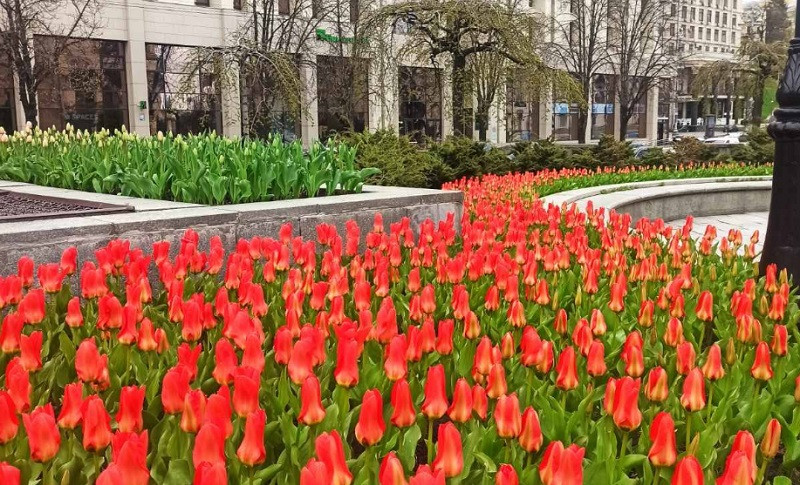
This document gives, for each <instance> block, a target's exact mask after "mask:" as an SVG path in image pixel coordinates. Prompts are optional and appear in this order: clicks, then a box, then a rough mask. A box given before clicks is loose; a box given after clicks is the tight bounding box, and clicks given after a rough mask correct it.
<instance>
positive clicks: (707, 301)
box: [694, 290, 714, 322]
mask: <svg viewBox="0 0 800 485" xmlns="http://www.w3.org/2000/svg"><path fill="white" fill-rule="evenodd" d="M694 312H695V314H696V315H697V318H698V319H700V320H702V321H704V322H710V321H712V320H713V319H714V295H712V294H711V292H710V291H708V290H705V291H703V292H702V293H700V296H699V297H697V306H696V307H695V309H694Z"/></svg>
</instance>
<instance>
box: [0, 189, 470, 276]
mask: <svg viewBox="0 0 800 485" xmlns="http://www.w3.org/2000/svg"><path fill="white" fill-rule="evenodd" d="M0 188H2V189H3V190H7V191H11V192H20V193H27V194H39V195H50V196H55V197H61V198H65V199H75V200H91V201H95V202H105V203H109V204H122V205H125V204H127V205H131V206H133V207H134V208H135V212H127V213H120V214H108V215H97V216H83V217H67V218H58V219H42V220H35V221H25V222H8V223H0V275H4V274H9V273H12V272H16V267H15V266H14V265H15V264H16V261H17V260H18V259H19V257H20V256H22V255H29V256H31V257H33V258H34V259H35V260H36V261H37V262H50V261H58V258H59V257H60V255H61V251H62V250H63V249H64V248H66V247H68V246H76V247H77V248H78V252H79V255H80V256H81V258H87V257H90V256H92V253H93V252H94V251H95V250H96V249H97V248H99V247H102V246H103V245H105V244H106V243H107V242H108V241H109V240H111V239H115V238H124V239H129V240H131V242H132V244H134V245H138V246H140V247H142V248H149V247H150V245H151V244H152V243H153V242H155V241H159V240H162V239H166V240H169V241H172V242H173V243H176V244H177V243H178V242H179V241H180V238H181V236H182V234H183V232H184V231H185V230H186V229H188V228H192V229H194V230H196V231H197V232H198V233H200V236H201V240H203V241H207V240H208V239H209V238H210V237H211V236H215V235H216V236H219V237H220V238H222V241H223V244H224V245H225V247H226V249H228V250H233V249H234V247H235V245H236V241H237V240H239V239H240V238H250V237H253V236H273V237H275V236H277V235H278V230H279V228H280V227H281V226H282V225H283V224H284V223H286V222H291V223H292V224H293V225H294V228H295V235H302V236H304V237H306V238H311V239H315V238H316V227H317V225H318V224H320V223H322V222H325V223H329V224H334V225H336V226H337V227H338V228H339V231H340V234H344V225H345V222H347V221H348V220H350V219H353V220H355V221H356V222H358V224H359V226H360V227H361V228H362V234H364V233H366V232H367V231H368V230H369V229H370V228H371V227H372V221H373V218H374V217H375V213H376V212H380V213H381V214H383V218H384V225H385V227H386V228H387V230H388V228H389V224H391V223H394V222H398V221H400V220H401V219H402V218H403V217H408V218H409V219H411V222H412V225H413V226H414V227H415V228H416V226H418V225H419V224H420V223H421V222H422V221H424V220H426V219H431V220H433V221H434V222H439V221H443V220H445V219H446V218H447V215H448V214H449V213H453V214H454V215H455V219H454V222H455V224H458V223H459V222H460V220H461V211H462V206H463V194H462V193H461V192H457V191H443V190H430V189H415V188H405V187H380V186H365V187H364V191H363V192H362V193H360V194H347V195H336V196H330V197H316V198H309V199H296V200H281V201H274V202H256V203H251V204H235V205H225V206H205V205H199V204H185V203H181V202H170V201H161V200H149V199H137V198H134V197H123V196H116V195H106V194H96V193H89V192H81V191H76V190H67V189H57V188H52V187H42V186H38V185H31V184H23V183H18V182H4V181H0ZM362 237H363V236H362Z"/></svg>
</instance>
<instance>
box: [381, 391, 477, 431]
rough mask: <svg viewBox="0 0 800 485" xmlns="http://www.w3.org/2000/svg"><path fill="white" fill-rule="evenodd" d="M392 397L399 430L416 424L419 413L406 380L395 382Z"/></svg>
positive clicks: (392, 419) (394, 419) (395, 423)
mask: <svg viewBox="0 0 800 485" xmlns="http://www.w3.org/2000/svg"><path fill="white" fill-rule="evenodd" d="M391 397H392V409H393V410H392V417H391V422H392V424H393V425H395V426H397V427H398V428H405V427H408V426H411V425H412V424H414V423H415V422H416V421H417V412H416V411H415V410H414V401H413V400H412V399H411V388H410V387H409V385H408V381H406V380H405V379H400V380H397V381H395V382H394V385H393V386H392V396H391ZM470 412H471V409H470Z"/></svg>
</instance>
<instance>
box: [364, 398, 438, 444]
mask: <svg viewBox="0 0 800 485" xmlns="http://www.w3.org/2000/svg"><path fill="white" fill-rule="evenodd" d="M442 414H444V412H443V413H442ZM385 431H386V423H384V421H383V398H382V397H381V393H380V391H379V390H377V389H371V390H369V391H367V392H365V393H364V397H363V399H362V401H361V413H360V414H359V415H358V423H357V424H356V439H358V441H359V443H361V444H362V445H364V446H372V445H374V444H375V443H377V442H378V441H380V440H381V438H383V433H384V432H385Z"/></svg>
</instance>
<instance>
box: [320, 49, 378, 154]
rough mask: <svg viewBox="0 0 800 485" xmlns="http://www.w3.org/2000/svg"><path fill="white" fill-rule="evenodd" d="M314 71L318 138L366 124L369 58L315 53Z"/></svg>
mask: <svg viewBox="0 0 800 485" xmlns="http://www.w3.org/2000/svg"><path fill="white" fill-rule="evenodd" d="M317 73H318V74H317V105H318V111H317V122H318V124H319V137H320V139H323V140H325V139H328V138H330V137H332V136H334V135H336V133H342V132H346V131H357V132H358V131H364V130H366V129H367V128H369V91H368V86H369V61H368V60H365V59H353V58H351V57H338V56H317Z"/></svg>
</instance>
